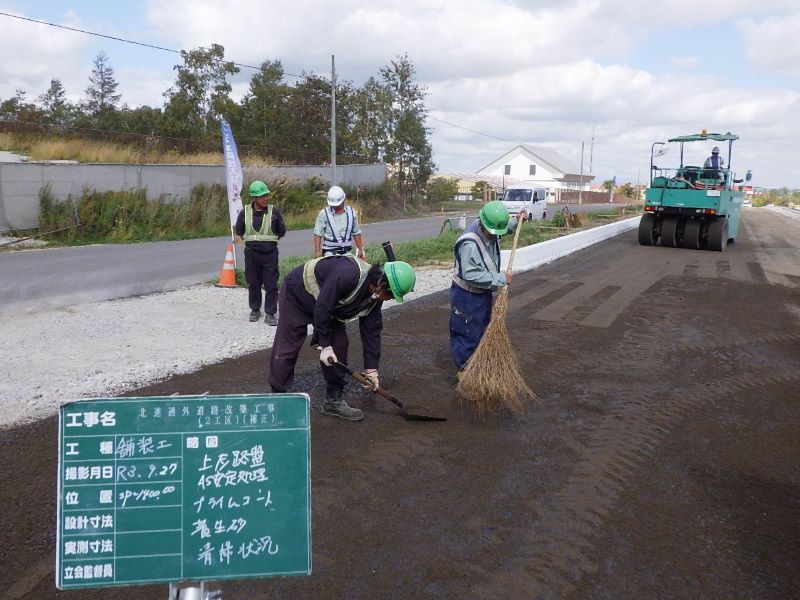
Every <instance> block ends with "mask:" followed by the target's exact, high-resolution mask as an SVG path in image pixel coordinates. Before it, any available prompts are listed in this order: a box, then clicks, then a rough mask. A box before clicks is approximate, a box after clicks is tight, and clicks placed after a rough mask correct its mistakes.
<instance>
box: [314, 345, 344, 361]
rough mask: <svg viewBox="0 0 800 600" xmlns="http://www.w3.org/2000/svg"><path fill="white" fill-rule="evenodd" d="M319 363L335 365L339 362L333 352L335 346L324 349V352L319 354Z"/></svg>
mask: <svg viewBox="0 0 800 600" xmlns="http://www.w3.org/2000/svg"><path fill="white" fill-rule="evenodd" d="M319 361H320V362H321V363H322V364H323V365H333V364H336V363H337V362H339V361H338V360H337V359H336V354H334V352H333V346H325V347H324V348H323V349H322V352H320V353H319Z"/></svg>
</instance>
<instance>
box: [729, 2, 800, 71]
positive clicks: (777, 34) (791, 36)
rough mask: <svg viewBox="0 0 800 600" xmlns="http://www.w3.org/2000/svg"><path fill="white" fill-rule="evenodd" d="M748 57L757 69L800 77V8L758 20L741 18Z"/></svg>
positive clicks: (740, 26) (739, 24)
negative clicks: (799, 9)
mask: <svg viewBox="0 0 800 600" xmlns="http://www.w3.org/2000/svg"><path fill="white" fill-rule="evenodd" d="M738 26H739V30H740V31H741V32H742V35H743V36H744V41H745V49H746V53H747V58H748V59H749V60H750V62H751V63H752V64H753V66H754V67H755V68H756V69H757V70H761V71H765V72H767V73H770V74H778V75H786V76H788V77H791V78H793V79H795V80H798V81H800V60H798V57H800V12H797V13H795V14H794V15H790V16H782V17H770V18H766V19H763V20H762V21H760V22H756V21H754V20H752V19H741V20H740V21H739V22H738Z"/></svg>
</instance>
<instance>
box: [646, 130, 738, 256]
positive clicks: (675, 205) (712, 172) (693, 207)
mask: <svg viewBox="0 0 800 600" xmlns="http://www.w3.org/2000/svg"><path fill="white" fill-rule="evenodd" d="M737 139H739V136H737V135H734V134H732V133H730V132H728V133H707V132H706V130H703V131H701V132H700V133H698V134H695V135H683V136H680V137H676V138H672V139H670V140H669V142H676V143H679V144H680V166H679V167H678V168H677V169H675V168H669V169H662V168H659V167H657V166H655V165H654V164H653V159H654V158H655V157H658V156H663V155H664V154H667V150H668V149H669V146H667V145H666V144H665V143H664V142H655V143H654V144H653V145H652V146H651V149H650V187H648V188H647V191H646V192H645V200H644V210H645V212H644V214H643V215H642V220H641V222H640V223H639V243H640V244H642V245H643V246H655V245H656V244H658V243H659V241H660V242H661V245H662V246H669V247H671V248H675V247H682V248H692V249H696V250H697V249H707V250H716V251H718V252H724V251H725V248H726V247H727V245H728V244H729V243H733V241H734V240H735V239H736V236H737V235H738V233H739V215H740V213H741V210H742V200H743V199H744V192H743V191H742V190H741V187H740V186H739V185H738V184H740V183H742V181H743V180H742V179H735V175H734V172H733V170H732V169H731V166H730V164H731V163H730V161H731V150H732V148H733V141H734V140H737ZM708 141H714V142H728V159H727V164H726V162H725V161H724V160H722V159H721V157H720V156H719V148H718V147H715V148H714V150H713V151H712V155H711V156H710V157H709V158H708V159H707V160H706V162H705V164H704V165H703V166H702V167H697V166H689V165H684V164H683V149H684V148H683V146H684V144H686V143H692V142H708ZM657 146H658V147H659V149H658V150H656V147H657ZM712 158H713V160H712ZM751 177H752V175H751V173H750V171H747V175H746V177H745V179H746V180H747V181H750V179H751Z"/></svg>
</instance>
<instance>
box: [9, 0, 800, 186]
mask: <svg viewBox="0 0 800 600" xmlns="http://www.w3.org/2000/svg"><path fill="white" fill-rule="evenodd" d="M145 10H146V14H145V15H144V18H145V20H146V22H147V23H148V24H149V26H150V28H151V31H150V32H148V33H147V34H146V35H145V34H142V37H145V38H147V39H144V40H143V41H148V42H152V43H156V44H158V45H163V46H168V47H174V48H184V49H191V48H195V47H198V46H201V45H204V46H208V45H210V44H211V43H220V44H222V45H224V46H225V49H226V57H227V58H229V59H231V60H235V61H236V62H240V63H245V64H252V65H259V64H260V63H261V62H262V61H264V60H267V59H270V60H275V59H277V60H281V61H282V63H283V66H284V68H285V69H286V71H288V72H290V73H300V72H301V71H303V70H305V71H311V72H316V73H319V74H322V75H323V76H326V75H327V73H329V71H330V56H331V54H335V55H336V63H337V71H338V75H339V77H340V78H341V79H346V80H350V81H354V82H355V83H356V84H360V83H362V82H363V81H364V80H365V79H366V78H367V77H369V76H371V75H377V73H378V70H379V68H380V67H381V66H383V65H385V64H387V63H388V62H389V61H390V60H391V59H393V58H394V57H396V56H397V55H398V54H403V53H408V55H409V57H410V59H411V60H412V62H413V64H414V65H415V67H416V69H417V76H418V80H419V81H420V82H421V83H422V84H423V85H426V86H427V87H428V89H429V96H428V98H427V106H428V107H429V108H430V109H431V111H432V112H431V115H432V116H434V117H437V118H439V119H443V120H445V121H450V122H453V123H457V124H459V125H461V126H463V127H466V128H470V129H474V130H477V131H485V132H487V133H490V134H492V135H494V136H497V137H501V138H505V139H508V140H509V141H508V142H503V141H499V140H496V139H492V138H488V137H484V136H480V135H477V134H475V133H470V132H468V131H464V130H462V129H457V128H453V127H449V126H447V125H445V124H443V123H440V122H438V121H433V120H431V122H430V125H431V126H432V127H433V129H434V135H433V144H434V159H435V160H436V161H437V162H438V163H439V164H440V165H441V167H442V168H444V169H455V168H458V169H460V170H466V169H476V168H479V167H480V166H483V165H484V164H485V163H487V162H489V161H490V160H492V159H493V158H495V157H496V156H498V155H500V154H501V153H503V152H504V151H505V150H507V149H509V148H510V147H511V146H512V145H513V144H516V143H522V142H526V143H534V144H539V145H544V146H548V147H553V148H556V149H560V150H561V151H563V152H565V153H566V154H568V155H569V156H570V157H571V158H573V159H574V160H579V159H580V155H579V154H580V142H581V140H584V141H585V142H586V148H587V153H588V152H589V141H590V139H591V135H592V128H593V127H594V128H595V136H596V140H595V146H594V156H593V157H592V158H593V162H594V165H593V166H594V170H595V172H596V173H597V174H598V175H600V176H603V175H606V174H607V175H609V176H610V175H611V174H613V173H612V171H614V172H618V173H623V171H624V172H625V173H627V174H626V175H624V177H627V178H635V177H637V176H641V177H642V178H643V179H644V178H645V177H646V175H647V173H646V169H647V167H648V161H649V147H650V144H651V143H652V142H653V141H655V140H657V139H664V138H666V137H669V136H674V135H680V134H685V133H690V132H692V131H699V129H700V128H702V127H708V128H709V129H711V130H715V129H718V130H728V129H731V130H733V131H734V132H736V133H739V134H740V135H741V136H742V141H741V143H739V144H738V146H737V157H738V160H739V161H742V163H744V161H745V160H747V161H749V162H748V163H747V164H748V166H752V167H754V169H756V173H757V177H759V176H763V177H764V178H765V179H764V180H762V181H761V182H762V183H764V182H765V180H769V182H770V183H775V184H780V183H791V182H792V181H793V182H794V184H796V185H798V184H800V181H798V180H797V179H796V178H797V177H798V176H797V175H796V174H795V173H796V169H795V168H794V165H796V164H797V163H798V162H799V161H800V151H798V150H796V149H795V148H794V144H793V143H792V142H790V141H789V140H792V139H796V138H797V137H798V134H800V117H798V113H800V111H799V110H798V108H800V99H799V98H798V93H797V92H795V91H792V90H793V88H795V86H794V85H793V84H792V83H791V82H789V81H787V82H786V83H784V84H782V83H781V79H780V78H781V77H788V78H795V79H797V78H800V66H798V64H795V60H794V59H795V57H797V56H799V55H800V45H799V44H800V35H798V33H800V31H798V30H800V13H798V8H797V0H760V1H758V2H756V0H709V1H708V2H706V4H704V5H703V7H702V22H703V23H704V24H706V25H708V26H709V27H711V26H714V25H715V24H721V23H723V22H727V23H731V22H735V23H736V24H737V27H738V31H739V32H740V33H741V36H742V37H741V39H732V40H731V44H744V45H745V49H746V53H747V57H748V59H749V60H750V61H751V62H752V64H753V65H754V66H755V67H756V68H757V69H758V70H760V71H761V72H763V73H769V74H771V75H773V77H774V79H773V81H772V82H771V85H772V89H770V90H766V89H760V88H758V87H757V86H756V85H755V84H751V83H750V82H749V81H748V80H747V78H741V79H740V80H733V79H725V78H724V76H722V75H720V76H717V77H708V76H706V77H703V78H700V77H695V76H692V75H691V73H692V71H693V66H694V65H696V64H697V63H698V62H702V61H703V60H704V57H703V56H686V55H682V54H681V52H684V53H687V51H686V50H682V49H681V48H679V47H678V48H674V47H667V48H659V47H658V46H657V45H655V46H654V44H653V41H654V40H656V41H657V40H659V39H660V37H659V34H660V33H661V32H663V31H677V32H680V28H681V27H683V26H687V27H693V28H696V27H697V25H698V17H697V15H698V10H699V9H698V5H697V2H696V0H670V2H668V3H656V4H653V3H646V2H640V1H638V0H602V1H600V0H568V1H556V0H544V1H543V0H530V1H525V0H464V1H463V2H460V3H454V2H450V1H447V0H374V1H373V2H372V3H366V4H365V3H364V2H363V1H362V0H340V1H339V2H337V3H335V4H331V3H330V2H327V1H325V0H307V1H304V2H289V1H288V0H259V1H255V0H229V1H228V2H226V3H224V4H222V3H218V2H212V1H211V0H192V1H189V0H172V1H171V2H168V3H167V2H161V1H156V0H151V1H149V2H148V3H147V4H146V9H145ZM92 19H97V20H98V21H103V22H108V23H111V25H109V27H110V28H112V29H105V30H104V29H103V26H102V25H97V26H96V27H95V28H97V29H100V30H101V31H103V32H104V33H109V32H111V31H112V30H113V28H114V27H116V26H118V25H119V24H116V25H114V24H113V23H114V21H113V19H112V18H111V17H106V16H103V17H101V18H97V15H92V14H88V13H87V14H86V15H84V14H81V19H80V20H84V21H85V20H92ZM50 20H57V19H55V18H51V19H50ZM80 20H79V19H78V17H76V16H75V15H70V14H68V15H67V16H65V17H63V18H62V20H61V21H62V22H65V23H68V24H71V25H75V26H79V27H80ZM92 22H94V21H92ZM4 24H5V25H7V27H6V30H5V31H4V35H3V37H2V38H0V52H2V53H3V55H4V56H10V57H12V59H11V60H6V61H3V63H2V64H0V97H7V96H9V95H11V94H13V92H14V89H15V88H16V87H22V88H23V89H26V90H27V91H28V92H29V98H35V97H36V96H37V95H38V94H40V93H41V92H42V91H44V89H45V88H46V87H47V84H48V83H49V80H50V78H51V77H59V78H60V79H61V80H62V82H63V83H64V85H65V86H66V88H67V91H68V92H69V93H70V94H71V95H77V96H80V95H82V93H83V89H84V88H85V87H86V85H87V76H88V73H89V70H90V69H91V62H90V60H91V56H92V55H93V53H96V52H94V51H93V50H92V49H93V48H96V47H97V45H96V44H97V40H95V39H93V38H89V37H88V36H81V35H79V34H75V33H70V32H61V31H58V30H54V29H52V28H48V27H45V26H37V25H34V24H31V23H23V22H17V21H15V20H13V19H8V20H7V23H4ZM86 28H87V29H92V28H93V27H86ZM126 31H127V29H126ZM159 36H160V38H159ZM123 37H133V38H135V39H139V37H137V35H136V33H135V32H133V33H128V34H127V35H123ZM645 47H646V48H647V50H648V52H647V53H646V54H647V56H646V57H645V58H644V59H643V58H642V56H636V53H637V52H638V51H639V50H640V49H642V48H645ZM692 52H697V50H696V49H693V50H692ZM129 56H137V55H136V53H135V52H134V51H131V52H130V54H129ZM634 57H635V58H637V60H636V62H635V64H636V65H638V67H634V66H631V65H632V64H633V58H634ZM112 59H114V62H113V65H114V68H115V74H116V75H117V80H118V81H119V83H120V88H119V90H120V91H121V92H122V94H123V101H125V102H127V103H128V104H130V105H133V106H135V105H138V104H142V103H144V104H150V105H154V106H160V105H161V104H162V103H163V96H162V94H163V92H164V90H165V89H166V88H167V87H169V86H170V85H171V84H172V83H173V81H174V72H173V71H172V70H171V69H169V68H168V67H164V68H160V70H156V68H155V67H153V66H151V63H148V62H147V59H146V58H145V57H143V58H142V62H141V63H140V64H131V63H130V62H128V63H127V64H126V63H122V64H118V63H117V62H116V61H117V58H116V56H113V55H112ZM648 59H652V60H654V61H657V62H658V65H655V64H652V65H651V64H648V62H647V60H648ZM171 60H172V59H171V58H170V59H167V60H166V61H163V62H164V63H166V62H169V61H171ZM177 60H178V57H175V62H177ZM661 65H672V67H673V68H675V69H676V71H679V72H681V77H680V78H678V77H675V76H664V75H663V74H661V73H659V72H658V71H657V70H656V67H657V66H661ZM734 70H735V69H734ZM743 70H744V69H743ZM687 73H688V75H687ZM251 74H252V71H249V70H243V72H242V73H241V74H240V75H238V76H237V77H236V78H234V80H233V81H232V83H233V87H234V96H236V97H239V96H241V95H242V94H243V93H244V92H245V91H246V89H247V84H248V81H249V78H250V76H251ZM787 157H788V158H787ZM781 161H783V162H781ZM642 167H644V171H642ZM603 170H605V172H603Z"/></svg>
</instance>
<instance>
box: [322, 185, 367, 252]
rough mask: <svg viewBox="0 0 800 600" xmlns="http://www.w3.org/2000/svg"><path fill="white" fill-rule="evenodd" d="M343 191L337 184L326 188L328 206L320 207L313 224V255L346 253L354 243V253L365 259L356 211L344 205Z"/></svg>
mask: <svg viewBox="0 0 800 600" xmlns="http://www.w3.org/2000/svg"><path fill="white" fill-rule="evenodd" d="M344 201H345V193H344V190H343V189H342V188H340V187H339V186H338V185H334V186H333V187H331V189H330V190H328V206H327V207H325V208H323V209H321V210H320V211H319V214H318V215H317V222H316V224H315V225H314V256H316V257H317V258H319V257H320V256H328V255H331V254H346V253H350V252H352V250H353V243H354V242H355V245H356V249H357V251H356V255H357V256H358V257H359V258H361V259H366V255H365V254H364V239H363V238H362V237H361V227H360V226H359V224H358V217H356V211H355V210H353V207H352V206H345V202H344Z"/></svg>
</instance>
